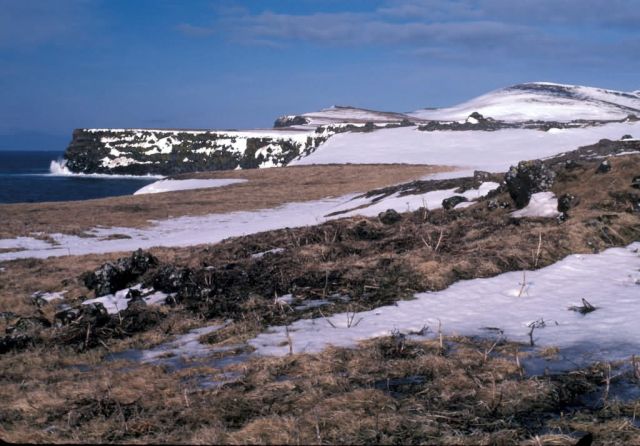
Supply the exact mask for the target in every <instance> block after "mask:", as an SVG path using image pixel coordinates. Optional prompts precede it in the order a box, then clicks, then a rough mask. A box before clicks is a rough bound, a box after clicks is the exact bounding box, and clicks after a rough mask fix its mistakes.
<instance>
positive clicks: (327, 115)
mask: <svg viewBox="0 0 640 446" xmlns="http://www.w3.org/2000/svg"><path fill="white" fill-rule="evenodd" d="M410 119H411V118H410V117H409V116H408V115H406V114H404V113H395V112H382V111H375V110H368V109H366V108H358V107H351V106H343V105H334V106H332V107H329V108H325V109H322V110H320V111H317V112H310V113H304V114H302V115H289V116H281V117H280V118H278V119H277V120H276V122H275V124H274V127H298V126H299V127H318V126H323V125H331V124H341V123H354V124H358V123H365V122H373V123H376V124H390V123H396V122H401V121H403V120H410Z"/></svg>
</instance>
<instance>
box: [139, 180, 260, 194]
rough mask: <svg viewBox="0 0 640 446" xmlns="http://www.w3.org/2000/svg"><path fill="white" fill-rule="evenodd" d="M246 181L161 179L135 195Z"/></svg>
mask: <svg viewBox="0 0 640 446" xmlns="http://www.w3.org/2000/svg"><path fill="white" fill-rule="evenodd" d="M246 181H247V180H243V179H231V178H225V179H217V180H195V179H192V180H160V181H156V182H155V183H151V184H147V185H146V186H144V187H143V188H141V189H138V190H137V191H135V192H134V193H133V195H142V194H158V193H162V192H173V191H178V190H190V189H208V188H212V187H223V186H228V185H230V184H237V183H244V182H246Z"/></svg>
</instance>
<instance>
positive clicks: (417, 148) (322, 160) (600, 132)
mask: <svg viewBox="0 0 640 446" xmlns="http://www.w3.org/2000/svg"><path fill="white" fill-rule="evenodd" d="M625 134H640V122H624V123H612V124H607V125H602V126H597V127H585V128H571V129H563V131H561V132H543V131H540V130H531V129H503V130H497V131H493V132H484V131H478V132H476V131H467V132H462V131H447V130H440V131H433V132H427V131H419V130H417V129H416V127H400V128H395V129H381V130H376V131H375V132H371V133H340V134H337V135H334V136H332V137H331V138H330V139H329V140H327V141H326V142H325V143H324V144H322V146H321V147H320V148H319V149H318V150H316V151H315V152H313V153H312V154H310V155H309V156H307V157H304V158H301V159H299V160H294V161H293V162H291V165H309V164H332V163H337V164H344V163H355V164H365V163H382V164H384V163H398V162H402V163H408V164H439V165H448V166H459V167H464V168H467V169H477V170H485V171H489V172H504V171H506V170H508V169H509V167H510V166H512V165H515V164H517V163H518V162H519V161H522V160H528V159H536V158H544V157H548V156H552V155H556V154H559V153H562V152H566V151H569V150H574V149H577V148H578V147H580V146H585V145H589V144H594V143H596V142H598V141H599V140H601V139H603V138H607V139H611V140H618V139H620V137H622V136H623V135H625Z"/></svg>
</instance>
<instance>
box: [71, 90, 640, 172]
mask: <svg viewBox="0 0 640 446" xmlns="http://www.w3.org/2000/svg"><path fill="white" fill-rule="evenodd" d="M478 113H479V114H478ZM637 117H640V93H639V92H638V91H636V92H629V93H625V92H621V91H614V90H605V89H600V88H594V87H583V86H576V85H562V84H554V83H547V82H536V83H528V84H519V85H514V86H511V87H507V88H503V89H500V90H496V91H493V92H490V93H487V94H485V95H483V96H480V97H477V98H475V99H472V100H470V101H468V102H465V103H462V104H460V105H457V106H454V107H449V108H441V109H424V110H418V111H415V112H412V113H394V112H381V111H374V110H368V109H363V108H356V107H345V106H333V107H330V108H327V109H323V110H320V111H317V112H310V113H303V114H301V115H289V116H282V117H280V118H278V119H277V120H276V122H275V124H274V127H276V128H275V129H271V130H247V131H240V132H238V131H220V130H209V131H206V130H201V131H195V130H194V131H188V130H150V129H140V130H136V129H81V130H77V131H76V132H75V133H74V137H73V141H72V142H71V144H70V145H69V147H68V148H67V152H66V154H65V159H66V160H67V164H66V167H67V168H68V169H69V170H70V171H72V172H75V173H103V174H134V175H141V174H163V175H167V174H174V173H180V172H192V171H202V170H224V169H234V168H264V167H274V166H284V165H288V164H290V163H293V164H315V163H318V164H324V163H347V162H351V163H370V162H377V163H412V164H413V163H419V164H450V165H465V166H473V167H480V166H483V167H485V168H486V169H490V170H495V169H503V168H505V167H508V166H509V163H512V162H517V161H519V160H521V159H530V158H535V157H540V156H549V155H554V154H556V153H558V152H561V151H563V150H572V149H575V148H577V147H579V146H581V145H586V144H591V143H595V142H597V141H598V140H599V139H601V138H609V139H619V138H621V137H622V136H624V135H627V134H631V135H632V136H635V137H638V134H640V121H638V118H637ZM611 121H617V122H611ZM459 123H462V124H459Z"/></svg>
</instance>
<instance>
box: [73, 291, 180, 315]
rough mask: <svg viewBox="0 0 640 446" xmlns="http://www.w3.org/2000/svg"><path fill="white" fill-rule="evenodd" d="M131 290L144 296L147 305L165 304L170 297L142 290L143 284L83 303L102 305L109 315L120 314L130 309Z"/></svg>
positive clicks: (157, 292)
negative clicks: (129, 296) (128, 296)
mask: <svg viewBox="0 0 640 446" xmlns="http://www.w3.org/2000/svg"><path fill="white" fill-rule="evenodd" d="M131 290H136V291H139V292H140V293H141V294H142V295H143V296H142V299H143V300H144V301H145V302H146V304H147V305H160V304H163V303H164V302H165V300H166V299H167V297H169V295H168V294H165V293H163V292H161V291H156V292H152V291H153V289H151V288H142V284H138V285H135V286H132V287H130V288H125V289H123V290H120V291H116V292H115V293H114V294H107V295H106V296H100V297H96V298H94V299H89V300H85V301H84V302H82V305H90V304H93V303H100V304H102V305H103V306H104V308H105V309H106V310H107V313H109V314H118V313H119V312H121V311H124V310H126V309H127V308H128V307H129V301H130V300H131V299H128V298H127V295H128V294H129V291H131Z"/></svg>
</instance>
